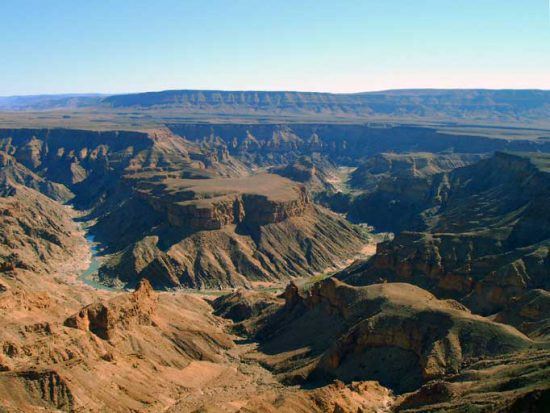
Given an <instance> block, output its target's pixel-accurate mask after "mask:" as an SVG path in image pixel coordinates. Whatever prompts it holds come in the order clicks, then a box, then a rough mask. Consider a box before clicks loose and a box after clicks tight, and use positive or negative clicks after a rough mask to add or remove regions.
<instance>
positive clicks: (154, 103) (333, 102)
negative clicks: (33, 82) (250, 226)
mask: <svg viewBox="0 0 550 413" xmlns="http://www.w3.org/2000/svg"><path fill="white" fill-rule="evenodd" d="M81 108H94V109H98V110H106V111H110V110H112V109H115V108H116V109H117V110H124V109H132V110H141V111H165V112H175V113H177V114H186V113H189V114H197V113H205V114H226V115H245V116H246V115H251V116H262V115H263V114H270V115H274V114H277V115H281V116H287V115H288V116H295V115H306V116H307V115H312V116H317V117H318V116H323V115H326V116H330V117H334V116H336V117H342V118H350V117H353V118H369V117H388V118H393V117H395V118H413V119H414V118H429V119H438V120H446V119H453V120H491V121H519V120H521V121H539V120H546V119H548V118H549V117H550V91H547V90H487V89H455V90H444V89H410V90H388V91H381V92H366V93H354V94H333V93H314V92H263V91H219V90H167V91H162V92H146V93H133V94H120V95H99V94H82V95H79V94H71V95H39V96H11V97H0V110H2V111H26V110H59V109H81Z"/></svg>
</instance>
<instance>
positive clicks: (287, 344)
mask: <svg viewBox="0 0 550 413" xmlns="http://www.w3.org/2000/svg"><path fill="white" fill-rule="evenodd" d="M285 300H286V304H285V305H284V306H281V307H279V310H278V311H276V312H273V311H271V312H268V316H267V317H268V319H267V320H263V321H262V322H258V321H257V320H254V322H255V323H257V325H258V329H257V331H256V337H257V338H258V339H259V341H260V343H261V345H260V349H261V351H262V352H263V353H265V354H277V356H276V357H273V359H270V358H269V357H264V358H263V362H264V363H265V364H266V365H269V366H270V367H271V368H272V369H273V370H274V371H275V372H277V373H278V374H279V375H280V376H281V378H282V379H283V380H290V381H300V382H303V381H310V382H311V381H324V380H327V379H328V380H330V379H333V378H338V379H341V380H344V381H347V382H349V381H352V380H378V381H379V382H380V383H381V384H383V385H384V386H387V387H390V388H392V389H394V390H395V391H397V392H403V391H410V390H413V389H416V388H418V387H419V386H420V385H421V384H422V383H423V382H425V381H428V380H432V379H434V378H438V377H443V376H445V375H446V374H449V373H456V372H458V371H459V370H460V368H461V365H462V362H463V361H465V360H467V359H469V358H472V357H480V356H491V355H493V356H494V355H499V354H505V353H509V352H515V351H518V350H522V349H526V348H528V347H529V346H530V344H531V341H530V340H529V339H528V338H527V337H526V336H524V335H523V334H521V333H520V332H518V331H517V330H515V329H513V328H511V327H508V326H505V325H502V324H498V323H494V322H491V321H489V320H488V319H485V318H483V317H479V316H475V315H472V314H471V313H470V312H469V311H468V310H467V309H466V308H465V307H464V306H462V305H461V304H459V303H457V302H456V301H453V300H437V299H436V298H435V297H434V296H433V295H432V294H430V293H428V292H427V291H425V290H422V289H420V288H418V287H415V286H412V285H410V284H399V283H395V284H393V283H388V284H376V285H371V286H367V287H352V286H349V285H347V284H345V283H342V282H340V281H338V280H336V279H334V278H329V279H326V280H324V281H322V282H320V283H319V284H316V285H314V287H313V288H312V290H311V291H306V292H301V291H299V290H298V289H297V288H296V287H295V286H293V285H292V284H291V285H289V287H288V288H287V291H286V292H285ZM245 324H246V322H245ZM248 330H249V331H250V326H249V328H248ZM298 355H299V356H298Z"/></svg>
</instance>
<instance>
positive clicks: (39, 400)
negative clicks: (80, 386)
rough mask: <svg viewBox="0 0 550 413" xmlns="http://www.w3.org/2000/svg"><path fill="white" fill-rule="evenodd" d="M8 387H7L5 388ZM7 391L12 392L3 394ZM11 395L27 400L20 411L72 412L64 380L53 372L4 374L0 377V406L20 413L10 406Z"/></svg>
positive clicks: (14, 406)
mask: <svg viewBox="0 0 550 413" xmlns="http://www.w3.org/2000/svg"><path fill="white" fill-rule="evenodd" d="M8 386H9V387H8ZM8 388H9V389H10V390H11V391H12V392H13V393H12V394H6V393H8V392H6V390H8ZM13 394H17V395H18V396H19V399H27V401H26V403H27V406H26V409H25V410H24V411H29V412H30V411H33V410H34V411H36V410H39V409H40V410H44V411H62V412H73V411H74V408H75V403H74V396H73V394H72V392H71V389H70V386H69V384H68V383H67V381H66V380H65V379H64V378H63V377H61V376H60V375H59V373H57V372H56V371H55V370H27V371H18V372H12V373H4V374H2V375H1V377H0V395H1V396H2V400H3V407H5V408H7V409H8V411H11V409H14V410H13V411H21V410H18V409H17V403H13V401H14V400H10V399H12V398H13Z"/></svg>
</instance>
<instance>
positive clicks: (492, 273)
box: [338, 153, 550, 314]
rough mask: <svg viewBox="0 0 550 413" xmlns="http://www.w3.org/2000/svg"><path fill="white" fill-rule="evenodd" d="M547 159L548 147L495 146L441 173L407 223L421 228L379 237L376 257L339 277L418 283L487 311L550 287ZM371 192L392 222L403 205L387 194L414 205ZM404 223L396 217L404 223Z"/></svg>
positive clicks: (400, 226) (359, 281) (352, 280)
mask: <svg viewBox="0 0 550 413" xmlns="http://www.w3.org/2000/svg"><path fill="white" fill-rule="evenodd" d="M547 165H548V156H547V155H545V154H531V155H525V154H523V155H522V154H507V153H497V154H496V155H495V156H493V157H491V158H489V159H487V160H482V161H480V162H478V163H476V164H473V165H470V166H467V167H464V168H458V169H455V170H454V171H452V172H449V173H444V174H439V175H436V176H435V177H434V179H433V180H432V184H431V185H430V184H428V185H425V186H426V189H425V190H424V191H421V192H420V196H418V197H417V202H416V203H415V204H414V205H415V207H414V208H411V210H412V212H411V215H412V217H411V218H410V220H409V224H408V225H410V227H412V228H413V229H414V230H416V231H414V232H413V231H411V232H407V231H403V232H402V233H400V234H398V235H397V236H396V237H395V239H394V240H393V241H390V242H386V243H383V244H380V245H379V246H378V251H377V254H376V255H375V256H374V257H373V259H372V260H371V261H369V262H366V263H364V264H362V265H355V266H354V267H353V268H349V269H348V270H345V271H344V272H342V273H341V274H340V275H339V276H338V277H339V278H341V279H343V280H346V282H349V283H352V284H354V285H364V284H370V283H376V282H380V281H381V280H388V281H404V282H412V283H415V284H417V285H419V286H422V287H423V288H427V289H429V290H430V291H432V292H434V293H435V294H437V295H438V296H440V297H452V298H455V299H459V300H461V301H462V302H463V303H465V304H467V305H468V306H469V307H470V308H471V309H472V310H474V311H476V312H479V313H482V314H492V313H495V312H497V311H501V310H502V309H504V308H505V307H506V306H507V305H508V304H511V303H512V302H513V301H514V300H515V299H516V298H515V297H518V296H520V295H522V294H523V293H524V292H526V291H528V290H529V289H533V288H543V289H547V288H548V287H549V284H548V282H549V278H548V265H549V261H548V260H549V248H548V240H549V239H550V221H549V220H548V214H547V213H545V212H543V211H545V210H548V208H550V204H549V199H550V197H549V194H550V179H549V176H550V175H549V174H548V167H547ZM372 196H373V197H374V198H377V199H378V200H381V202H380V205H379V206H380V209H379V210H380V211H382V212H381V215H384V216H385V217H386V218H385V219H386V222H388V223H389V225H391V222H392V217H393V216H394V214H395V213H396V211H398V210H399V208H392V207H391V206H388V208H383V205H384V201H382V200H386V201H389V200H390V199H391V198H393V200H392V201H391V203H392V204H394V205H395V204H398V205H399V203H400V202H401V201H402V200H403V201H404V204H405V205H408V201H406V200H407V198H406V197H404V198H402V197H400V196H399V194H394V195H393V196H392V197H388V196H385V195H384V196H382V192H380V191H379V192H378V193H376V192H375V193H373V194H372ZM377 219H380V217H379V218H376V217H373V221H374V222H376V220H377ZM371 222H372V221H371ZM406 226H407V224H405V223H403V222H402V221H400V220H398V221H397V223H396V229H398V230H399V229H403V227H405V229H407V228H406ZM390 229H391V227H390Z"/></svg>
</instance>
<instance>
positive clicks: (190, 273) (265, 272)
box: [99, 205, 366, 289]
mask: <svg viewBox="0 0 550 413" xmlns="http://www.w3.org/2000/svg"><path fill="white" fill-rule="evenodd" d="M266 212H267V214H265V213H266ZM258 213H259V214H264V216H267V217H268V218H269V219H272V218H273V217H274V214H273V213H272V211H269V210H268V211H258ZM260 217H261V215H260ZM264 222H265V221H264ZM179 229H180V228H179V227H175V229H174V228H171V227H167V226H164V227H163V226H161V227H158V228H156V230H155V232H154V233H155V234H158V235H155V236H147V237H145V238H143V239H142V240H141V241H138V242H137V243H135V244H132V245H130V246H128V247H126V248H125V249H123V250H122V251H121V252H119V253H116V254H113V255H112V256H111V257H110V258H109V259H108V260H107V261H106V262H105V264H104V265H103V266H102V267H101V268H100V270H99V275H100V277H101V278H102V279H103V280H104V281H105V282H109V281H110V280H113V279H114V280H120V281H121V282H122V283H124V284H128V285H130V286H131V285H135V284H136V283H137V282H138V281H139V279H140V278H147V279H148V280H149V281H150V282H151V283H152V284H153V285H154V286H155V288H162V289H164V288H175V287H183V286H185V287H193V288H227V287H233V288H234V287H238V286H245V287H249V286H251V282H253V281H277V280H281V279H289V278H292V277H298V276H304V275H305V274H313V273H314V272H317V271H323V270H325V269H326V268H331V267H334V266H335V265H337V264H338V263H341V262H343V261H344V260H346V259H348V258H351V257H352V256H353V255H354V254H355V253H356V251H358V250H359V249H360V248H361V246H362V245H363V244H364V243H365V241H366V240H365V238H364V237H365V235H364V234H363V233H362V232H360V231H359V230H358V229H357V228H355V227H353V226H352V225H350V224H349V223H348V222H347V221H346V220H345V219H344V218H342V217H339V216H337V215H335V214H332V213H330V212H329V211H326V210H324V209H322V208H319V207H316V206H314V205H309V206H308V207H307V208H306V210H305V211H304V213H303V214H302V215H298V216H290V217H289V218H287V219H284V220H282V221H280V222H274V223H267V224H264V223H263V222H262V221H260V222H259V223H258V220H255V221H252V222H251V223H250V224H249V223H248V222H247V221H244V222H243V223H241V224H240V225H227V226H226V227H223V228H221V229H219V230H218V229H215V230H202V231H198V232H192V233H188V232H184V233H183V234H182V233H177V232H176V234H178V235H174V233H175V231H176V230H179Z"/></svg>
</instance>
